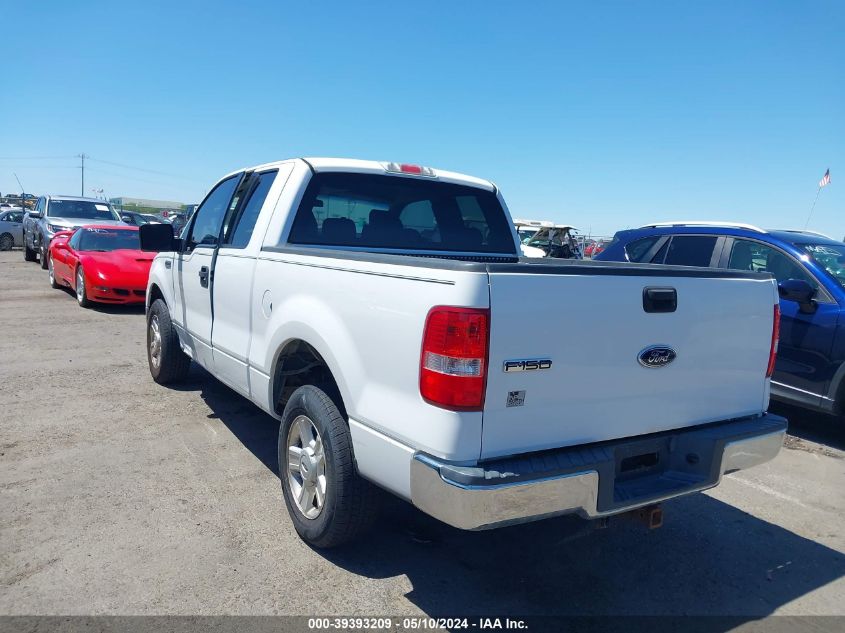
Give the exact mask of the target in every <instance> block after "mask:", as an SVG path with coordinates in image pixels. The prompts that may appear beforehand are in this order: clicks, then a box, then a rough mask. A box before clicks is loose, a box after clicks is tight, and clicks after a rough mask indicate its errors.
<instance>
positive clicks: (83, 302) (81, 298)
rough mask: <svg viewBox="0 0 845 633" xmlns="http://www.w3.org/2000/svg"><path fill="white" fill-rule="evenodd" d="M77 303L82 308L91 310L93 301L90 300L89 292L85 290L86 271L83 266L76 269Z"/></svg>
mask: <svg viewBox="0 0 845 633" xmlns="http://www.w3.org/2000/svg"><path fill="white" fill-rule="evenodd" d="M76 302H77V303H78V304H79V307H80V308H90V307H91V300H90V299H89V298H88V291H87V290H86V289H85V271H83V270H82V266H79V267H78V268H77V269H76Z"/></svg>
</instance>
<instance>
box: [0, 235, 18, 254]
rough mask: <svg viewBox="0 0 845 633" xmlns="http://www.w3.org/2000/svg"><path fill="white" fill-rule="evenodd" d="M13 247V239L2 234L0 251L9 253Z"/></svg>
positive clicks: (0, 236)
mask: <svg viewBox="0 0 845 633" xmlns="http://www.w3.org/2000/svg"><path fill="white" fill-rule="evenodd" d="M14 245H15V238H14V237H12V236H11V235H10V234H9V233H3V235H0V251H10V250H12V247H13V246H14Z"/></svg>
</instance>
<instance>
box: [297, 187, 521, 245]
mask: <svg viewBox="0 0 845 633" xmlns="http://www.w3.org/2000/svg"><path fill="white" fill-rule="evenodd" d="M289 242H290V243H292V244H319V245H323V246H357V247H364V248H395V249H408V250H420V251H446V252H479V253H496V254H502V255H511V256H513V255H515V254H516V246H515V244H514V240H513V235H512V233H511V226H510V223H509V221H508V219H507V215H506V214H505V211H504V209H503V208H502V206H501V205H500V204H499V201H498V199H497V198H496V195H495V194H494V193H493V192H491V191H485V190H483V189H478V188H475V187H467V186H463V185H455V184H450V183H443V182H439V181H436V180H428V179H423V178H406V177H402V176H388V175H384V176H382V175H376V174H346V173H331V172H329V173H321V174H316V175H315V176H314V177H313V179H312V180H311V182H310V183H309V185H308V189H307V190H306V192H305V196H304V197H303V199H302V203H301V204H300V206H299V209H298V210H297V213H296V218H295V219H294V223H293V227H292V228H291V233H290V238H289Z"/></svg>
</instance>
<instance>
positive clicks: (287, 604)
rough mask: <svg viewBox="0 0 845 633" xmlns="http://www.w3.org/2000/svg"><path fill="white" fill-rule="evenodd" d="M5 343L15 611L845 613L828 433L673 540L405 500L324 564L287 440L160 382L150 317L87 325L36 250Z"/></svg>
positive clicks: (832, 439)
mask: <svg viewBox="0 0 845 633" xmlns="http://www.w3.org/2000/svg"><path fill="white" fill-rule="evenodd" d="M0 332H2V336H0V358H2V361H1V362H2V364H0V385H2V390H0V419H2V424H1V425H0V429H2V437H0V464H2V468H0V614H209V615H211V614H303V615H313V614H321V615H328V614H345V615H350V614H360V615H401V614H421V613H426V614H431V615H443V616H447V615H455V614H480V615H491V614H514V615H529V614H585V615H593V614H644V615H656V614H675V615H681V614H729V615H748V616H763V615H768V614H774V613H777V614H840V615H845V580H843V576H844V575H845V534H843V517H845V459H843V458H845V451H843V447H845V433H843V432H841V431H833V430H831V422H830V421H829V420H826V419H824V418H816V417H815V416H809V415H807V414H802V415H800V416H799V417H800V418H801V420H802V421H801V423H800V425H793V427H792V428H791V431H792V432H793V433H795V435H793V436H791V437H790V439H789V442H788V446H787V448H786V449H785V450H783V451H782V452H781V454H780V456H779V457H778V458H777V459H776V460H775V461H774V462H772V463H770V464H766V465H764V466H762V467H759V468H757V469H753V470H750V471H747V472H744V473H739V474H737V475H732V476H729V477H727V478H726V479H725V481H724V482H723V484H722V485H721V486H720V487H719V488H717V489H716V490H714V491H711V492H708V493H705V494H698V495H695V496H693V497H689V498H686V499H682V500H679V501H675V502H672V503H669V504H667V505H666V506H665V525H664V527H663V528H662V529H659V530H655V531H652V532H649V531H647V530H646V529H645V528H644V527H643V526H641V525H640V524H638V523H636V522H633V521H631V520H627V519H623V520H614V521H611V523H610V525H609V527H608V528H607V529H603V530H596V531H593V530H592V529H591V528H589V527H588V526H587V524H585V523H583V522H581V521H580V520H577V519H572V518H561V519H554V520H549V521H545V522H542V523H536V524H530V525H525V526H519V527H513V528H508V529H503V530H498V531H493V532H485V533H464V532H460V531H457V530H453V529H451V528H448V527H446V526H443V525H440V524H437V523H435V522H433V521H431V520H429V519H427V518H425V517H423V516H421V515H420V514H419V513H417V512H416V511H414V510H413V509H412V508H410V507H408V506H406V505H405V504H404V503H401V502H390V503H389V504H388V507H387V508H386V511H385V517H384V520H383V522H382V524H381V526H380V528H379V529H377V530H376V531H375V532H374V533H373V534H372V535H371V536H370V537H369V538H368V539H367V540H366V541H364V542H362V543H359V544H358V545H356V546H355V547H353V548H350V549H346V550H343V551H334V552H330V553H325V554H324V553H319V552H316V551H313V550H312V549H310V548H309V547H307V546H306V545H304V544H303V543H302V542H301V541H300V540H299V539H298V538H297V536H296V534H295V532H294V530H293V528H292V526H291V524H290V522H289V521H288V518H287V515H286V512H285V509H284V505H283V503H282V500H281V490H280V486H279V480H278V477H277V474H276V471H277V464H276V456H275V443H276V434H277V429H278V424H277V423H276V422H275V421H274V420H273V419H272V418H270V417H268V416H266V415H265V414H263V413H262V412H260V411H259V410H258V409H257V408H256V407H254V406H253V405H252V404H250V403H249V402H248V401H246V400H244V399H243V398H241V397H239V396H237V395H236V394H234V393H233V392H231V391H230V390H228V389H227V388H226V387H223V386H221V385H220V384H218V383H217V382H215V381H214V380H213V379H212V378H211V377H210V376H209V375H208V374H206V373H205V372H203V371H202V370H200V369H197V368H194V369H193V370H192V374H191V377H190V379H189V381H188V382H187V383H186V384H184V385H183V386H181V387H180V388H179V389H167V388H164V387H159V386H157V385H156V384H154V383H153V382H152V380H151V379H150V376H149V373H148V371H147V362H146V357H145V352H144V317H143V311H142V310H141V309H123V308H114V307H108V308H102V309H92V310H83V309H80V308H79V307H78V306H77V304H76V302H75V300H74V298H73V297H72V296H71V295H70V294H69V293H67V292H63V291H60V290H52V289H50V287H49V285H48V283H47V274H46V272H45V271H42V270H41V269H40V268H39V267H38V266H37V264H31V263H25V262H24V261H23V257H22V254H21V252H20V251H19V250H15V251H11V252H4V253H0ZM790 413H793V412H790Z"/></svg>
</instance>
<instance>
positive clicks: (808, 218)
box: [804, 185, 822, 231]
mask: <svg viewBox="0 0 845 633" xmlns="http://www.w3.org/2000/svg"><path fill="white" fill-rule="evenodd" d="M821 192H822V186H821V185H819V188H818V189H817V190H816V197H815V199H814V200H813V206H812V207H810V213H808V214H807V221H806V222H804V230H805V231H806V230H807V227H808V226H809V225H810V218H811V217H813V210H815V208H816V203H817V202H818V201H819V194H820V193H821Z"/></svg>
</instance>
